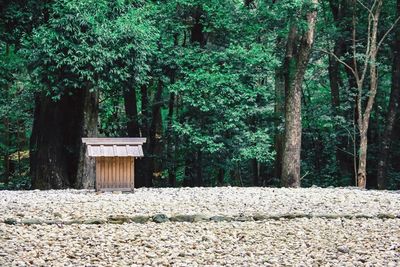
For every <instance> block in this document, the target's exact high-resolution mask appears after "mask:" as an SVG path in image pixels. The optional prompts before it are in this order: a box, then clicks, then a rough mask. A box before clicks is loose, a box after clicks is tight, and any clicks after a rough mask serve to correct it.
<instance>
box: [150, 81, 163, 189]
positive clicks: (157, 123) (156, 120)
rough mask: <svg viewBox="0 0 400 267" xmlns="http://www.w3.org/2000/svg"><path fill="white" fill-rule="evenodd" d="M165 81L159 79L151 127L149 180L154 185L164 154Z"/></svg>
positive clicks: (159, 174) (160, 169)
mask: <svg viewBox="0 0 400 267" xmlns="http://www.w3.org/2000/svg"><path fill="white" fill-rule="evenodd" d="M163 87H164V85H163V83H162V81H161V80H160V81H158V84H157V91H156V93H155V95H154V99H153V107H152V113H151V124H150V129H149V157H150V158H149V160H150V164H149V167H150V169H149V171H150V173H151V180H149V181H148V185H149V186H152V185H153V180H154V179H157V178H159V177H161V172H162V165H161V154H162V117H161V107H162V105H163V104H162V92H163Z"/></svg>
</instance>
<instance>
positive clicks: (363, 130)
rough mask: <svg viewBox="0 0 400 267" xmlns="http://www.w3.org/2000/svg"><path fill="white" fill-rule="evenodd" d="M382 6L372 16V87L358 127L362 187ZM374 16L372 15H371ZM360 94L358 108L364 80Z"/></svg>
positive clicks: (360, 85)
mask: <svg viewBox="0 0 400 267" xmlns="http://www.w3.org/2000/svg"><path fill="white" fill-rule="evenodd" d="M381 7H382V0H380V1H379V0H378V1H377V3H376V11H375V12H374V15H373V17H372V21H371V24H372V31H371V37H370V38H371V40H370V42H371V43H370V58H369V70H370V71H369V75H370V88H369V92H368V100H367V105H366V107H365V110H364V113H363V114H361V112H360V111H359V118H358V127H359V130H360V152H359V160H358V172H357V185H358V187H360V188H365V187H366V185H367V148H368V136H367V134H368V127H369V120H370V117H371V111H372V108H373V105H374V102H375V96H376V92H377V89H378V74H377V71H378V70H377V65H376V59H377V54H378V48H377V35H378V22H379V15H380V11H381ZM371 16H372V15H371ZM358 88H359V94H358V98H359V101H358V110H362V104H361V98H362V93H361V92H362V82H360V81H359V82H358Z"/></svg>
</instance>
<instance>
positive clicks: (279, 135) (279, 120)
mask: <svg viewBox="0 0 400 267" xmlns="http://www.w3.org/2000/svg"><path fill="white" fill-rule="evenodd" d="M284 65H285V64H284ZM283 68H285V66H283ZM284 114H285V76H284V73H283V70H281V69H279V70H277V71H276V72H275V119H276V122H275V140H274V141H275V152H276V155H275V164H274V165H275V167H274V177H275V179H281V176H282V154H283V141H284V138H285V137H284V133H283V131H282V129H281V128H282V126H283V118H284Z"/></svg>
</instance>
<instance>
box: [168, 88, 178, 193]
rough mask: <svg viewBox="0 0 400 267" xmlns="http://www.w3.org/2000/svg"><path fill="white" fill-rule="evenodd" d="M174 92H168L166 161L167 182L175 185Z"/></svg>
mask: <svg viewBox="0 0 400 267" xmlns="http://www.w3.org/2000/svg"><path fill="white" fill-rule="evenodd" d="M174 104H175V94H174V93H173V92H171V93H170V96H169V103H168V121H167V134H166V135H167V136H166V138H167V162H168V166H167V167H168V183H169V185H170V186H172V187H175V186H176V166H175V144H174V140H173V138H172V137H173V136H172V121H173V116H174Z"/></svg>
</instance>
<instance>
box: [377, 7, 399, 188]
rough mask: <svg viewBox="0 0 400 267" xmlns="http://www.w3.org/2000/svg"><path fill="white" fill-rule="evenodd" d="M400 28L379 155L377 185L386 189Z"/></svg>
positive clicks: (396, 106)
mask: <svg viewBox="0 0 400 267" xmlns="http://www.w3.org/2000/svg"><path fill="white" fill-rule="evenodd" d="M399 16H400V0H397V17H399ZM399 98H400V29H399V27H397V31H396V37H395V41H394V43H393V65H392V90H391V93H390V100H389V107H388V111H387V115H386V125H385V131H384V133H383V137H382V143H381V146H380V151H379V157H378V170H377V186H378V189H386V182H387V181H386V174H387V168H388V160H389V152H390V148H391V143H392V138H393V128H394V124H395V121H396V115H397V114H398V112H399V104H400V103H399V102H400V99H399Z"/></svg>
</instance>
